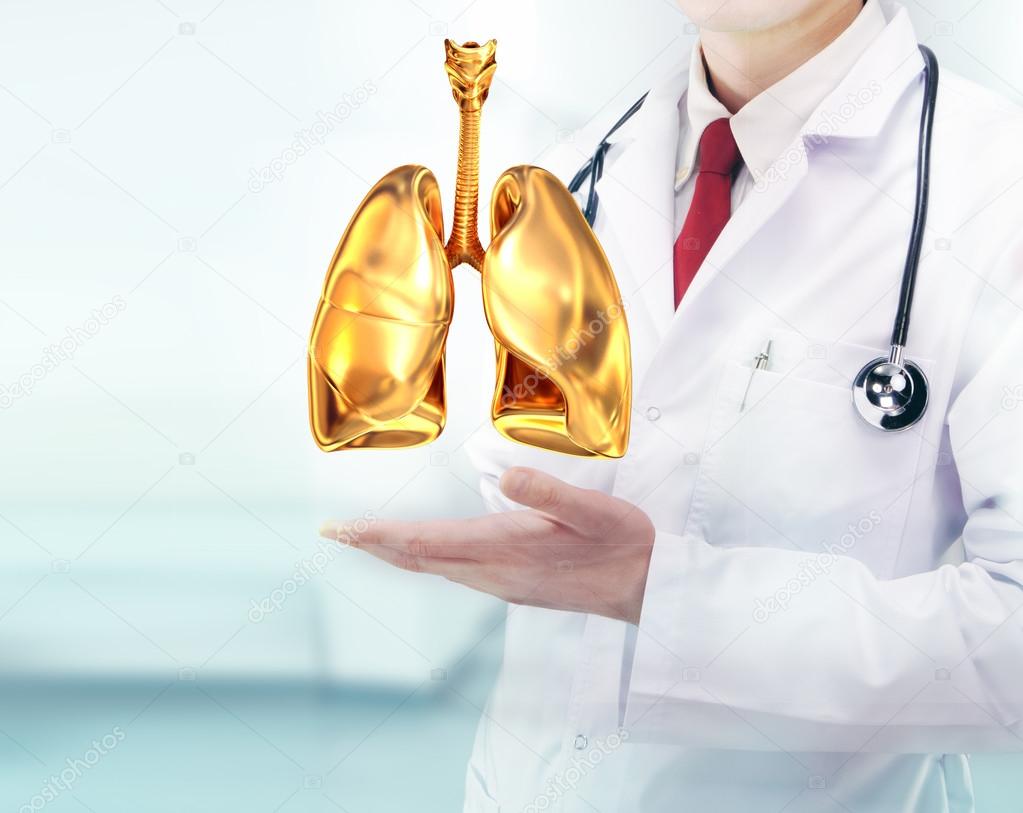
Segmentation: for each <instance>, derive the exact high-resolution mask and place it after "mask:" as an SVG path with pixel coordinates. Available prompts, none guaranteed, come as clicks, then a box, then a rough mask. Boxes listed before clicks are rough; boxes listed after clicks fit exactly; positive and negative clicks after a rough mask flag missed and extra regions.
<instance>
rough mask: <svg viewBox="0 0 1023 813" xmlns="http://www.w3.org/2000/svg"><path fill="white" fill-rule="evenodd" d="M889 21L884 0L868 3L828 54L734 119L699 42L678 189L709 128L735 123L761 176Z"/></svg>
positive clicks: (685, 104)
mask: <svg viewBox="0 0 1023 813" xmlns="http://www.w3.org/2000/svg"><path fill="white" fill-rule="evenodd" d="M886 25H887V20H886V19H885V15H884V12H883V10H882V8H881V4H880V2H879V0H867V2H866V3H865V4H864V6H863V9H862V10H861V11H860V13H859V14H858V15H857V16H856V19H855V20H853V22H852V24H851V25H850V26H849V27H848V28H846V29H845V31H843V32H842V33H841V34H839V36H838V37H837V38H836V39H835V40H834V41H832V42H831V43H830V44H829V45H828V46H827V47H826V48H824V50H822V51H821V52H820V53H818V54H816V55H815V56H813V57H812V58H811V59H810V60H808V61H807V62H805V63H803V64H802V65H800V66H799V67H798V68H796V70H794V71H793V72H792V73H790V74H789V75H788V76H786V77H784V78H783V79H781V80H780V81H778V82H776V83H775V84H773V85H772V86H771V87H769V88H767V89H766V90H764V91H763V92H761V93H759V94H758V95H757V96H755V97H754V98H752V99H751V100H750V101H749V102H747V103H746V104H745V105H744V106H743V107H742V108H741V109H740V110H739V111H738V112H737V113H735V114H734V115H732V114H730V113H729V112H728V110H727V109H726V108H725V106H724V105H723V104H721V102H719V101H718V100H717V99H716V98H715V96H714V94H713V93H711V92H710V88H709V86H708V84H707V73H706V70H705V68H704V63H703V51H702V49H701V48H700V44H699V43H697V44H696V47H694V48H693V53H692V57H691V59H690V64H689V86H688V91H687V92H686V94H685V95H684V96H683V98H682V101H681V103H680V108H682V110H681V111H680V112H681V114H682V120H683V122H684V124H685V133H684V135H683V137H682V139H681V141H680V144H679V155H678V164H677V170H678V171H677V173H676V175H675V188H676V189H679V188H680V187H681V186H682V185H683V184H684V183H685V182H686V181H687V180H688V179H689V177H690V176H691V175H692V172H693V169H694V168H695V165H696V159H697V155H696V153H697V148H698V146H699V143H700V136H701V135H702V134H703V131H704V129H705V128H706V127H707V125H708V124H710V123H711V122H712V121H714V120H715V119H719V118H730V119H731V125H732V133H733V134H734V135H735V141H736V144H737V145H738V147H739V152H740V153H741V154H742V158H743V161H744V163H745V164H746V166H747V167H748V168H749V170H750V172H751V173H752V174H753V176H754V177H761V176H763V175H764V174H766V173H767V170H768V169H769V168H770V166H771V165H772V164H773V163H774V162H775V160H776V159H777V158H778V156H779V155H781V154H782V153H783V152H784V151H785V149H786V148H787V147H788V146H789V145H790V144H791V143H792V141H793V140H794V139H795V138H797V137H798V136H799V134H800V132H801V130H802V129H803V127H804V125H805V124H806V122H807V121H808V119H809V118H810V116H811V115H812V114H813V112H814V110H816V109H817V107H818V106H819V105H820V103H821V102H822V101H823V100H824V99H825V98H826V97H827V96H828V94H829V93H830V92H831V91H833V90H834V89H835V87H837V86H838V85H839V84H840V83H841V82H842V80H843V79H844V78H845V76H846V74H847V73H848V72H849V71H850V70H851V69H852V67H853V65H855V64H856V62H857V61H858V60H859V58H860V57H861V56H862V55H863V53H864V52H865V51H866V50H867V49H868V48H869V47H870V45H871V43H872V42H873V41H874V40H875V39H876V38H877V37H878V35H880V33H881V32H882V31H883V30H884V29H885V26H886Z"/></svg>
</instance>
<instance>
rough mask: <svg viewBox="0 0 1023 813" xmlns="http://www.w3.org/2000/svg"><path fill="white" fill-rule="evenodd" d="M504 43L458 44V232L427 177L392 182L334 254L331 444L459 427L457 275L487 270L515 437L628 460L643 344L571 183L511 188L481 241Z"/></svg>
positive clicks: (322, 377) (504, 420)
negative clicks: (452, 383) (452, 348)
mask: <svg viewBox="0 0 1023 813" xmlns="http://www.w3.org/2000/svg"><path fill="white" fill-rule="evenodd" d="M496 48H497V43H496V42H495V41H494V40H491V41H490V42H488V43H486V44H485V45H478V44H476V43H474V42H467V43H465V44H464V45H456V44H455V43H453V42H451V41H450V40H448V41H447V42H446V43H445V49H446V53H447V61H446V63H445V69H446V70H447V74H448V80H449V81H450V83H451V90H452V94H453V96H454V98H455V101H456V102H457V103H458V107H459V110H460V115H461V125H460V131H459V139H458V181H457V184H456V187H455V210H454V218H453V225H452V229H451V235H450V237H449V238H448V240H447V242H446V243H445V241H444V218H443V213H442V207H441V197H440V189H439V187H438V185H437V180H436V179H435V178H434V176H433V173H431V172H430V171H429V170H428V169H426V168H425V167H421V166H404V167H399V168H398V169H395V170H393V171H392V172H389V173H388V174H387V175H386V176H384V177H383V178H382V179H381V180H380V182H379V183H377V184H376V186H374V187H373V188H372V189H371V190H370V192H369V194H368V195H366V198H365V199H364V200H363V201H362V203H361V204H360V205H359V208H358V209H357V210H356V212H355V214H354V215H353V217H352V220H351V222H350V223H349V225H348V228H347V229H346V230H345V233H344V235H343V236H342V238H341V242H340V244H339V245H338V247H337V251H335V252H334V258H333V260H332V261H331V264H330V268H329V270H328V272H327V279H326V281H325V283H324V286H323V295H322V297H321V299H320V305H319V308H318V309H317V311H316V317H315V319H314V321H313V331H312V336H311V338H310V341H309V414H310V422H311V424H312V431H313V437H314V438H315V439H316V443H317V444H318V445H319V446H320V448H322V449H324V450H325V451H335V450H337V449H342V448H397V447H407V446H418V445H420V444H423V443H428V442H430V441H431V440H433V439H434V438H436V437H437V435H439V434H440V432H441V430H442V429H443V428H444V421H445V401H444V398H445V391H444V348H445V341H446V339H447V333H448V326H449V325H450V323H451V313H452V308H453V295H452V280H451V269H452V268H455V267H456V266H458V265H460V264H461V263H468V264H469V265H471V266H472V267H473V268H475V269H477V270H478V271H479V272H480V274H481V279H482V288H483V305H484V310H485V312H486V316H487V322H488V323H489V325H490V330H491V332H492V333H493V334H494V339H495V344H496V349H497V385H496V388H495V393H494V401H493V405H492V409H491V417H492V419H493V421H494V425H495V426H496V428H497V429H498V431H499V432H501V433H502V434H503V435H505V436H506V437H509V438H511V439H512V440H517V441H520V442H522V443H527V444H530V445H532V446H539V447H541V448H545V449H552V450H554V451H558V452H564V453H567V454H574V455H583V456H587V457H621V456H622V455H623V454H625V449H626V446H627V445H628V439H629V415H630V410H631V401H632V382H631V364H630V358H629V334H628V328H627V326H626V322H625V315H624V311H623V309H622V302H621V296H620V294H619V292H618V286H617V285H616V283H615V280H614V275H613V274H612V272H611V268H610V266H609V265H608V262H607V258H606V257H605V256H604V252H603V251H602V250H601V248H600V245H599V244H598V242H597V240H596V238H595V237H594V236H593V233H592V232H591V231H590V228H589V226H588V225H587V223H586V221H585V220H584V218H583V216H582V213H581V212H580V211H579V208H578V206H576V204H575V201H574V200H573V199H572V196H571V195H570V194H569V192H568V190H567V189H566V188H565V187H564V185H563V184H562V183H561V182H560V181H559V180H558V179H557V178H555V177H554V176H553V175H551V174H550V173H549V172H547V171H546V170H543V169H540V168H539V167H532V166H518V167H513V168H512V169H509V170H508V171H507V172H505V173H504V174H503V175H501V177H500V178H499V179H498V181H497V184H496V186H495V187H494V192H493V195H492V196H491V200H490V235H491V242H490V245H489V247H488V248H487V249H484V248H483V246H482V244H481V243H480V238H479V234H478V229H477V220H478V207H479V132H480V114H481V111H482V109H483V104H484V102H486V100H487V94H488V93H489V91H490V83H491V81H492V80H493V77H494V71H495V70H496V69H497V62H496V60H495V58H494V55H495V52H496Z"/></svg>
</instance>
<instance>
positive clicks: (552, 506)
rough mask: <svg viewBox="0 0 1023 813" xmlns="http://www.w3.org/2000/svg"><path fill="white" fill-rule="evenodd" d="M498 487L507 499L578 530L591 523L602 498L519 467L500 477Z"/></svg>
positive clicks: (553, 478) (538, 472) (594, 493)
mask: <svg viewBox="0 0 1023 813" xmlns="http://www.w3.org/2000/svg"><path fill="white" fill-rule="evenodd" d="M500 485H501V493H502V494H504V496H506V497H507V498H508V499H509V500H512V501H514V502H517V503H519V504H520V505H525V506H526V507H527V508H535V509H537V510H538V511H543V512H545V513H547V514H550V515H552V516H554V517H557V518H558V519H560V520H562V521H564V522H567V523H569V524H570V525H576V526H580V527H582V526H586V525H590V524H592V522H593V520H594V518H595V514H596V513H597V512H598V510H599V508H600V498H601V497H603V496H604V495H603V494H601V493H600V492H597V491H591V490H589V489H584V488H576V487H575V486H573V485H569V484H568V483H566V482H565V481H564V480H559V479H558V478H557V477H552V476H551V475H550V474H545V473H544V472H542V471H537V470H536V469H528V468H524V467H521V466H516V467H514V468H510V469H508V470H507V471H506V472H505V473H504V474H503V475H502V476H501V484H500Z"/></svg>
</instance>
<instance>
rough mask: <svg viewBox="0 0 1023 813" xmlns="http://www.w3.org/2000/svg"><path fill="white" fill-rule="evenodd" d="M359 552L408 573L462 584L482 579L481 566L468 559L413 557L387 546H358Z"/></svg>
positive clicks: (403, 551)
mask: <svg viewBox="0 0 1023 813" xmlns="http://www.w3.org/2000/svg"><path fill="white" fill-rule="evenodd" d="M359 549H360V550H362V551H364V552H365V553H368V554H369V555H370V556H373V557H374V558H376V559H380V560H381V561H383V562H387V564H389V565H392V566H393V567H396V568H399V569H400V570H407V571H408V572H409V573H430V574H433V575H435V576H443V577H445V578H447V579H451V580H452V581H458V582H461V583H463V584H470V585H471V584H474V583H476V582H477V581H479V580H481V579H482V576H483V565H481V564H479V563H477V562H472V561H469V560H468V559H446V558H443V557H439V556H413V555H412V554H410V553H409V552H408V551H405V550H401V549H398V548H392V547H388V546H387V545H367V546H360V547H359Z"/></svg>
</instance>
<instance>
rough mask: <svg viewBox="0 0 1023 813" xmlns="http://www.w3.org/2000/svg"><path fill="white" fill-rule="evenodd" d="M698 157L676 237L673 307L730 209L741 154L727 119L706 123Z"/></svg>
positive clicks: (680, 299)
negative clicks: (692, 188) (689, 200)
mask: <svg viewBox="0 0 1023 813" xmlns="http://www.w3.org/2000/svg"><path fill="white" fill-rule="evenodd" d="M699 160H700V164H699V172H698V173H697V175H696V189H695V191H694V193H693V202H692V203H691V204H690V205H689V213H688V214H687V215H686V222H685V223H684V224H683V225H682V231H681V232H680V233H679V236H678V239H677V240H676V241H675V307H676V308H677V307H678V303H679V302H681V301H682V297H683V296H684V295H685V292H686V289H687V288H688V287H689V283H691V282H692V281H693V277H695V276H696V272H697V271H698V270H699V268H700V266H701V265H702V264H703V261H704V259H706V257H707V254H708V253H709V252H710V248H711V246H713V245H714V241H715V240H717V239H718V235H719V234H721V230H722V229H723V228H724V227H725V223H727V222H728V218H729V216H730V215H731V213H732V175H733V174H734V172H735V168H736V167H737V166H738V165H739V164H740V163H741V161H742V156H741V155H740V154H739V148H738V147H737V146H736V144H735V136H733V135H732V128H731V126H730V125H729V123H728V119H716V120H714V121H712V122H711V123H710V124H708V125H707V129H706V130H704V131H703V135H701V136H700V159H699Z"/></svg>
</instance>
